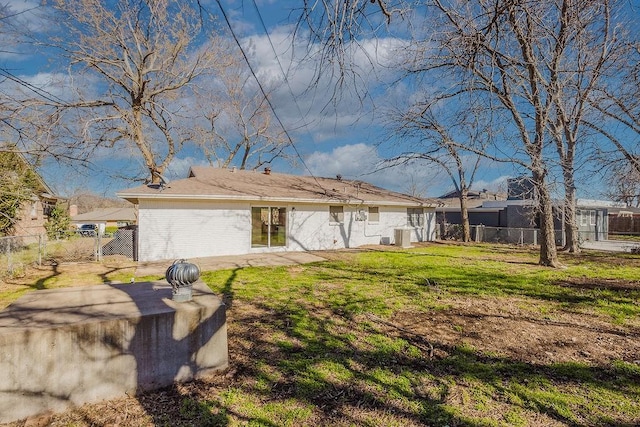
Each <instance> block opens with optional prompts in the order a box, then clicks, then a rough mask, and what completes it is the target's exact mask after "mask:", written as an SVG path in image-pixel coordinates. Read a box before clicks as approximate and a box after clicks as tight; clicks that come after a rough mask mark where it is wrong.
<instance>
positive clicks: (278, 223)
mask: <svg viewBox="0 0 640 427" xmlns="http://www.w3.org/2000/svg"><path fill="white" fill-rule="evenodd" d="M286 245H287V209H286V208H274V207H252V208H251V247H252V248H259V247H268V248H270V247H274V246H286Z"/></svg>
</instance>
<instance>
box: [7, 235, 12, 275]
mask: <svg viewBox="0 0 640 427" xmlns="http://www.w3.org/2000/svg"><path fill="white" fill-rule="evenodd" d="M7 273H9V274H10V275H13V260H12V259H11V239H7Z"/></svg>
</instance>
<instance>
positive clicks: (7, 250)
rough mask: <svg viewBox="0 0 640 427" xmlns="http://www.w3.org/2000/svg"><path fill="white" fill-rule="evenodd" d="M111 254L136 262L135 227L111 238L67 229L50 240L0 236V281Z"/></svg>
mask: <svg viewBox="0 0 640 427" xmlns="http://www.w3.org/2000/svg"><path fill="white" fill-rule="evenodd" d="M112 255H117V256H125V257H127V258H129V259H133V260H136V259H137V246H136V229H135V227H128V228H126V229H119V230H117V231H116V232H115V233H114V234H113V235H104V234H101V233H98V232H97V231H96V230H69V231H67V232H63V233H60V234H59V235H58V236H57V238H54V239H49V238H47V236H46V235H33V236H19V237H18V236H8V237H0V278H3V277H15V276H19V275H23V274H24V273H25V272H26V270H27V269H28V268H29V266H42V265H46V264H49V265H51V264H63V263H71V262H73V263H78V262H99V261H102V260H103V258H104V257H105V256H112Z"/></svg>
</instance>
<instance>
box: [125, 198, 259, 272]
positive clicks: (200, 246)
mask: <svg viewBox="0 0 640 427" xmlns="http://www.w3.org/2000/svg"><path fill="white" fill-rule="evenodd" d="M250 212H251V211H250V208H249V204H248V203H246V202H245V203H230V202H224V203H220V202H218V203H212V202H208V201H175V202H164V201H152V200H141V201H140V206H139V219H138V224H139V228H138V242H139V244H138V258H139V260H140V261H152V260H162V259H177V258H196V257H206V256H216V255H237V254H244V253H247V252H248V248H249V247H250V246H251V240H250V232H251V228H250V227H249V224H250V222H251V214H250Z"/></svg>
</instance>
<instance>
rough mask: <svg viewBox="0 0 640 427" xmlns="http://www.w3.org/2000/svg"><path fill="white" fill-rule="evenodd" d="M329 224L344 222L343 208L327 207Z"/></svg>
mask: <svg viewBox="0 0 640 427" xmlns="http://www.w3.org/2000/svg"><path fill="white" fill-rule="evenodd" d="M329 222H331V223H332V224H333V223H338V224H342V223H343V222H344V208H343V207H342V206H329Z"/></svg>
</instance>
